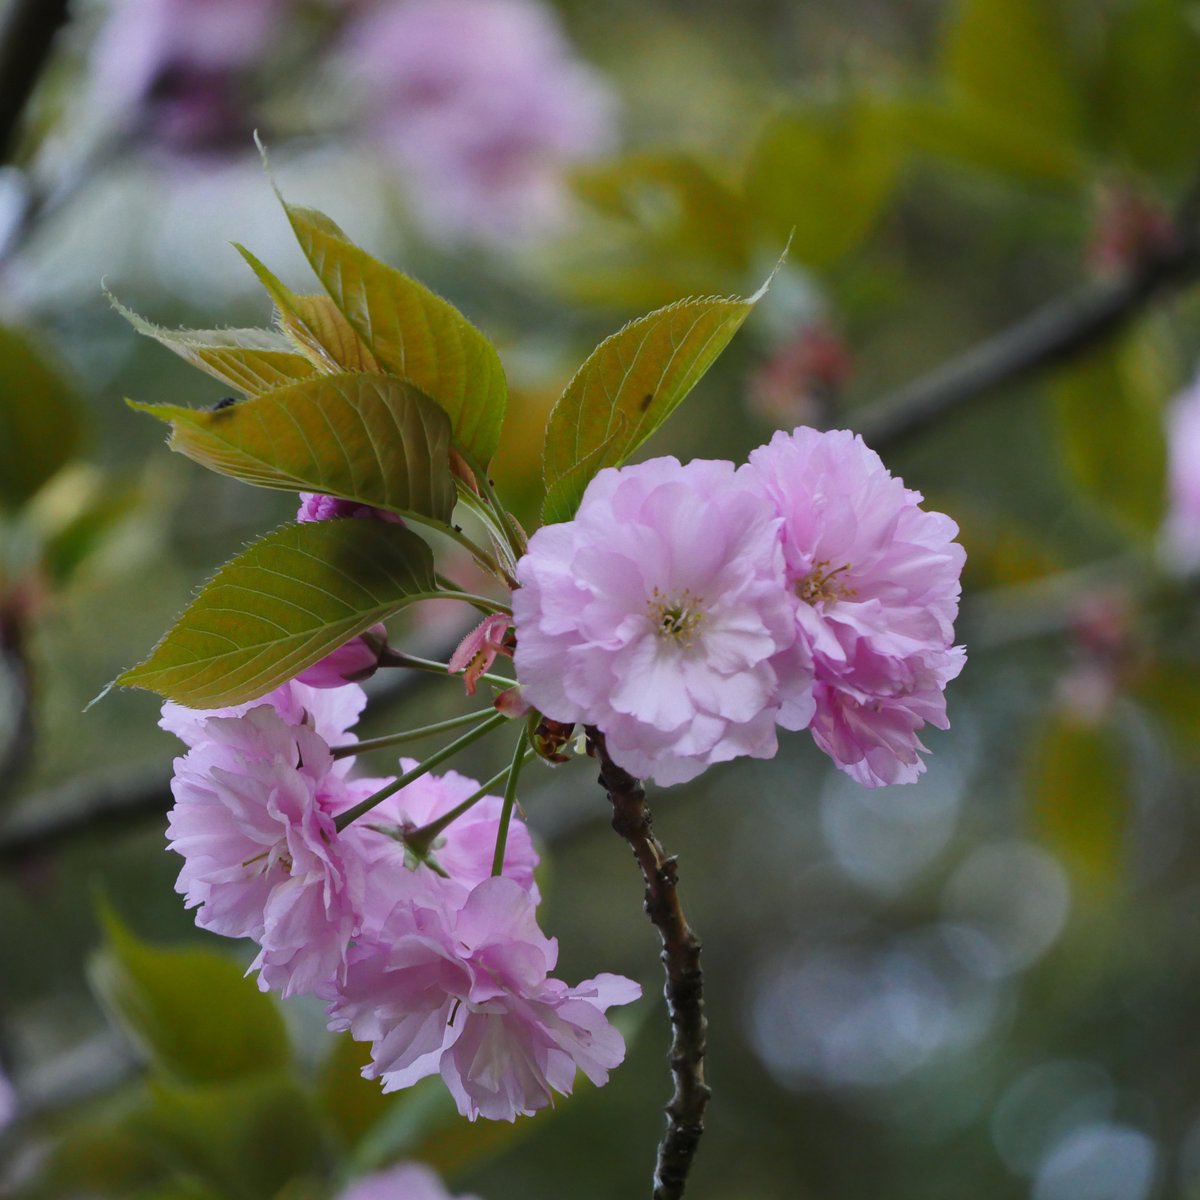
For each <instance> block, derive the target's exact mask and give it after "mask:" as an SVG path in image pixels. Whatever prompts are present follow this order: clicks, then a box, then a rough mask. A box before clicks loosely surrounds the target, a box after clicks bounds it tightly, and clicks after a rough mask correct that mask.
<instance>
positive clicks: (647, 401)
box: [638, 392, 654, 412]
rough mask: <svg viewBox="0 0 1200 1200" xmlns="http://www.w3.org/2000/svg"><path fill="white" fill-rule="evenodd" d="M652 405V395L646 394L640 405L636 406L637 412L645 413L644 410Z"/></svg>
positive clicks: (650, 393) (651, 393)
mask: <svg viewBox="0 0 1200 1200" xmlns="http://www.w3.org/2000/svg"><path fill="white" fill-rule="evenodd" d="M653 403H654V393H653V392H647V393H646V395H645V396H644V397H643V399H642V402H641V404H639V405H638V411H639V412H645V411H646V409H648V408H649V407H650V405H651V404H653Z"/></svg>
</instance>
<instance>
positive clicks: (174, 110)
mask: <svg viewBox="0 0 1200 1200" xmlns="http://www.w3.org/2000/svg"><path fill="white" fill-rule="evenodd" d="M290 2H291V0H199V2H198V0H115V3H113V5H112V8H111V12H110V15H109V17H108V20H107V22H106V23H105V25H104V26H103V28H102V29H101V31H100V34H99V37H98V39H97V42H96V46H95V48H94V50H93V58H92V88H91V91H92V95H93V97H94V101H93V102H94V103H95V104H96V105H97V107H99V108H101V109H102V110H103V111H104V112H106V113H107V114H109V116H110V119H112V120H115V121H117V122H119V123H124V124H128V125H129V126H130V127H131V128H132V129H133V130H134V131H136V132H137V133H138V134H140V135H141V136H142V137H144V138H145V139H146V140H148V141H151V142H153V143H155V144H157V145H159V146H161V147H165V148H167V149H169V150H173V151H177V152H180V153H189V152H196V151H199V150H207V149H215V148H221V147H225V146H231V145H235V144H236V145H239V146H240V144H241V142H242V140H243V139H248V138H249V134H250V129H251V127H252V125H253V121H252V120H251V118H250V117H249V115H248V112H247V107H248V105H247V96H246V94H245V89H244V86H243V85H244V80H243V78H242V77H243V76H244V75H245V74H246V73H247V72H248V71H249V70H250V69H251V68H252V67H253V66H254V65H255V63H256V62H257V61H258V60H259V59H261V58H263V57H264V56H265V55H266V54H267V52H268V51H269V49H270V47H271V45H272V43H273V41H274V40H275V39H276V37H277V35H278V34H279V32H280V30H281V28H282V25H283V20H284V17H285V15H286V14H287V11H288V9H289V7H290Z"/></svg>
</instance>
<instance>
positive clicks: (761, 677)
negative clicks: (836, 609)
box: [513, 458, 812, 784]
mask: <svg viewBox="0 0 1200 1200" xmlns="http://www.w3.org/2000/svg"><path fill="white" fill-rule="evenodd" d="M779 529H780V519H779V514H778V513H777V512H776V511H775V507H774V505H773V504H772V503H771V501H770V500H769V499H768V497H767V496H766V495H765V494H763V492H762V490H761V488H757V487H755V486H753V485H752V484H751V483H750V482H749V481H748V480H744V479H743V478H742V477H741V476H738V475H735V473H734V469H733V464H732V463H728V462H709V461H703V460H697V461H695V462H692V463H689V464H688V465H687V466H681V465H680V464H679V462H678V461H677V460H676V459H674V458H657V459H652V460H651V461H649V462H645V463H640V464H638V465H636V466H630V467H622V468H620V469H619V470H617V469H613V468H609V469H606V470H603V471H601V472H600V473H599V474H598V475H597V476H596V477H595V478H594V479H593V480H592V481H591V483H590V484H589V485H588V488H587V491H586V492H585V493H584V496H583V500H582V502H581V504H580V506H579V511H578V513H577V514H576V516H575V519H574V520H572V521H568V522H566V523H564V524H560V525H549V526H546V527H544V528H543V529H540V530H538V532H537V533H535V534H534V535H533V537H532V538H531V539H530V542H529V552H528V553H527V554H526V555H525V557H524V558H522V559H521V561H520V563H519V564H518V565H517V578H518V581H519V582H520V587H519V588H518V590H517V591H516V592H515V593H514V595H513V619H514V623H515V625H516V630H517V649H516V653H515V661H516V668H517V678H518V680H519V681H520V685H521V689H522V693H523V695H524V696H525V698H526V699H527V700H529V701H530V702H531V703H532V704H533V705H534V706H535V707H537V708H538V709H540V710H541V711H542V712H543V713H544V714H545V715H546V716H547V717H550V718H552V719H553V720H555V721H560V722H564V723H568V724H569V723H572V722H584V723H588V724H593V725H596V726H598V727H599V728H600V729H601V730H602V731H603V732H604V734H605V737H606V740H607V743H608V749H609V752H610V753H611V755H612V757H613V759H614V760H615V761H616V762H617V763H619V764H620V765H621V766H622V767H624V768H625V769H626V770H628V771H631V772H632V773H633V774H635V775H639V776H643V777H645V776H652V777H653V778H654V779H656V780H657V781H658V782H659V783H663V784H669V783H678V782H681V781H683V780H687V779H691V778H693V777H694V776H696V775H698V774H699V773H700V772H701V771H702V770H704V768H705V767H706V766H708V764H710V763H714V762H722V761H724V760H726V759H731V758H734V757H736V756H738V755H743V754H745V755H751V756H753V757H755V758H770V757H771V756H773V755H774V754H775V752H776V749H777V743H776V735H775V721H776V717H777V716H778V715H779V712H780V708H781V705H783V704H785V703H786V704H787V705H788V706H789V707H790V710H791V711H792V712H794V713H795V714H800V715H801V716H804V714H807V715H811V712H812V688H811V681H810V680H809V679H808V678H806V677H804V675H803V671H802V670H800V669H799V668H798V667H796V666H795V665H793V664H791V663H789V667H788V674H787V676H786V678H784V679H780V678H778V677H777V676H776V672H775V669H774V667H773V665H772V663H773V662H775V661H780V656H781V655H782V654H783V653H784V652H785V651H786V650H787V649H788V648H789V647H790V646H791V645H792V643H793V641H794V640H795V637H796V629H795V620H794V618H793V616H792V612H791V610H792V608H793V602H792V598H791V596H790V595H789V593H788V591H787V589H786V587H785V580H784V563H783V551H782V548H781V545H780V535H779ZM804 719H805V720H807V716H804Z"/></svg>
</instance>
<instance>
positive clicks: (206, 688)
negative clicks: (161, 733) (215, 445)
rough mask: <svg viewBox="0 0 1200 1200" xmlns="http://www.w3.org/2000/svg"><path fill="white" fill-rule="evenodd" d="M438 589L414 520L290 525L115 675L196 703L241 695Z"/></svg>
mask: <svg viewBox="0 0 1200 1200" xmlns="http://www.w3.org/2000/svg"><path fill="white" fill-rule="evenodd" d="M436 593H437V585H436V583H435V580H434V573H433V554H432V552H431V551H430V549H429V547H428V546H427V545H426V544H425V543H424V542H423V541H422V540H421V539H420V538H419V537H417V535H416V534H415V533H413V532H412V531H411V530H409V529H405V528H402V527H400V526H396V525H392V524H389V523H388V522H385V521H360V520H355V519H354V518H348V519H345V520H339V521H314V522H310V523H308V524H304V525H285V526H283V527H282V528H281V529H277V530H275V531H274V532H273V533H269V534H267V536H266V537H264V538H261V539H259V540H258V541H257V542H254V543H253V544H252V545H251V546H250V547H249V548H247V549H246V550H244V551H243V552H242V553H241V554H239V555H238V556H237V557H236V558H234V559H233V560H232V561H230V562H228V563H226V564H225V566H223V567H222V568H221V569H220V571H218V572H217V574H216V576H215V577H214V578H213V579H212V580H211V581H210V582H209V583H208V584H206V585H205V587H204V588H203V589H202V590H201V592H200V594H199V595H198V596H197V597H196V599H195V600H194V601H192V604H191V606H190V607H189V608H188V609H187V611H186V612H185V613H184V614H183V616H181V617H180V618H179V620H178V621H177V622H176V623H175V625H174V627H173V628H172V629H171V630H170V631H169V632H168V633H167V635H166V636H165V637H164V638H163V639H162V641H161V642H159V644H158V645H157V646H156V647H155V648H154V651H153V652H152V653H151V655H150V657H149V658H147V659H146V661H145V662H143V663H141V664H140V665H139V666H136V667H133V668H132V669H131V670H128V671H126V672H125V673H124V674H123V675H121V676H120V677H119V678H118V679H117V681H116V682H117V683H119V684H121V685H122V686H124V687H142V688H148V689H149V690H150V691H153V692H157V693H158V694H159V695H161V696H165V697H167V698H168V699H170V700H176V701H178V702H179V703H180V704H187V705H190V706H191V707H193V708H220V707H223V706H225V705H230V704H240V703H242V702H244V701H246V700H254V699H257V698H258V697H259V696H262V695H265V694H266V693H267V692H269V691H271V690H272V689H273V688H276V687H279V685H280V684H282V683H284V682H286V681H287V680H288V679H291V678H292V677H293V676H295V675H297V674H298V673H299V672H300V671H303V670H304V669H305V667H309V666H311V665H312V664H313V663H315V662H317V661H318V660H319V659H321V658H324V656H325V655H326V654H328V653H329V652H330V651H332V650H335V649H336V648H337V647H338V646H341V645H342V644H343V643H345V642H347V641H349V639H350V638H352V637H354V636H355V635H356V634H359V633H362V632H363V630H365V629H368V628H370V626H372V625H374V624H375V623H376V622H378V621H382V620H383V619H384V618H386V617H388V616H389V615H390V614H392V613H394V612H396V611H397V610H398V609H401V608H403V607H404V606H405V605H407V604H411V603H412V602H413V601H415V600H421V599H428V598H431V597H433V596H434V595H436Z"/></svg>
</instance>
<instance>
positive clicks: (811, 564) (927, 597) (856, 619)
mask: <svg viewBox="0 0 1200 1200" xmlns="http://www.w3.org/2000/svg"><path fill="white" fill-rule="evenodd" d="M745 470H746V472H747V474H748V476H749V478H751V479H753V480H754V481H755V483H756V485H757V486H758V487H759V488H760V489H761V490H762V491H763V493H764V494H765V495H767V496H768V497H770V499H771V502H772V504H773V505H774V509H775V512H776V513H777V514H778V515H779V516H780V517H781V518H782V519H783V524H782V531H781V532H782V538H783V553H784V560H785V563H786V573H787V585H788V590H789V592H790V594H791V599H792V607H793V613H794V618H795V623H796V633H797V637H796V642H795V645H794V647H793V648H792V649H791V650H789V651H787V652H785V654H783V655H782V656H781V657H780V658H779V659H777V660H776V662H775V667H776V670H777V671H778V672H779V677H780V681H781V684H784V685H786V684H787V683H788V681H789V680H793V681H796V682H800V681H803V680H806V679H809V678H811V679H813V680H814V684H815V686H814V693H813V694H814V700H815V702H816V712H815V715H814V716H813V718H812V722H811V726H810V728H811V730H812V735H813V738H814V739H815V740H816V743H817V745H818V746H820V747H821V749H822V750H824V751H825V753H826V754H828V755H829V756H830V757H831V758H832V759H833V761H834V762H835V763H836V764H837V765H838V767H839V768H840V769H841V770H843V771H845V772H846V773H847V774H848V775H851V776H852V777H853V778H855V779H857V780H858V781H859V782H860V783H863V784H866V785H867V786H869V787H876V786H879V785H881V784H887V783H911V782H912V781H913V780H915V779H916V777H917V776H918V775H919V774H920V773H921V772H922V771H923V770H924V769H925V766H924V763H923V762H922V760H921V758H920V752H921V751H923V750H924V749H925V747H924V746H923V745H922V744H921V742H920V739H919V738H918V736H917V734H918V731H919V730H920V729H921V727H922V726H923V725H925V724H926V723H928V724H931V725H936V726H938V727H939V728H942V729H944V728H946V726H947V724H948V722H947V720H946V701H945V696H944V694H943V692H944V689H945V686H946V684H947V683H948V682H949V681H950V680H951V679H953V678H954V677H955V676H956V675H957V674H958V673H959V671H961V670H962V667H963V663H964V661H965V654H964V651H963V649H962V647H961V646H955V645H954V644H953V643H954V618H955V616H956V615H957V613H958V597H959V591H960V586H959V575H960V574H961V572H962V567H963V561H964V559H965V557H966V556H965V553H964V551H963V548H962V547H961V546H960V545H958V544H957V543H956V542H955V541H954V540H953V539H954V537H955V535H956V534H957V533H958V526H957V525H956V524H955V523H954V522H953V521H952V520H950V518H949V517H947V516H945V515H944V514H942V513H937V512H927V511H925V510H924V509H922V508H921V507H920V502H921V495H920V493H919V492H914V491H912V490H910V489H909V488H906V487H905V486H904V484H903V483H902V482H901V481H900V480H899V479H894V478H893V477H892V475H891V474H890V473H889V472H888V470H887V468H886V467H885V466H884V465H883V463H882V462H881V461H880V459H879V456H878V455H877V454H876V453H875V452H874V451H873V450H870V449H868V448H867V446H866V445H865V444H864V443H863V440H862V438H860V437H858V436H857V435H855V434H852V433H850V432H848V431H846V430H834V431H832V432H829V433H821V432H818V431H817V430H815V429H807V428H803V427H801V428H799V429H797V430H795V432H793V433H791V434H785V433H782V432H780V433H777V434H776V435H775V436H774V437H773V438H772V439H771V441H770V443H769V444H767V445H766V446H762V447H760V448H759V449H757V450H755V451H753V452H752V453H751V455H750V463H749V466H748V467H747V468H745ZM802 716H803V714H802V713H800V712H792V711H790V710H788V708H787V707H786V706H785V709H784V713H783V718H782V720H783V723H784V724H786V725H788V727H789V728H793V729H795V728H800V727H802V726H801V718H802Z"/></svg>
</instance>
